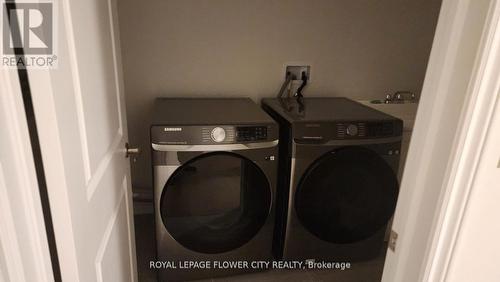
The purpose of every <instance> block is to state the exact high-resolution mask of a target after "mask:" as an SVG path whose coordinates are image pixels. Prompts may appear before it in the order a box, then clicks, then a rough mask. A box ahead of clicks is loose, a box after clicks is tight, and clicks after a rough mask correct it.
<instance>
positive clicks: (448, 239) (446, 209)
mask: <svg viewBox="0 0 500 282" xmlns="http://www.w3.org/2000/svg"><path fill="white" fill-rule="evenodd" d="M481 41H482V42H481V48H480V50H479V52H478V57H477V60H476V66H475V70H474V77H473V78H472V79H471V83H470V84H469V89H468V91H469V92H470V94H469V95H470V99H469V101H468V103H467V108H466V109H465V112H464V115H463V120H462V121H461V126H460V128H461V130H460V132H459V135H458V138H457V141H456V148H455V149H454V152H453V154H452V155H451V160H452V161H451V163H450V172H449V175H448V176H447V178H448V179H447V181H446V183H445V186H443V202H442V204H441V208H440V210H439V213H438V214H437V218H436V224H435V228H434V230H433V232H432V234H433V235H432V240H431V242H430V244H431V245H430V249H429V253H428V255H427V257H428V258H427V261H426V264H425V265H424V267H425V268H424V269H423V270H424V272H423V276H422V277H423V279H424V280H425V281H445V280H446V276H447V273H448V268H449V265H450V263H451V260H452V257H453V253H454V249H455V243H456V241H457V239H458V235H459V233H460V229H461V226H462V221H463V218H464V215H465V213H466V209H467V202H468V201H469V198H470V194H471V191H472V189H473V188H474V185H475V184H474V180H475V178H476V175H477V173H478V168H479V164H480V162H481V161H483V159H482V158H481V155H482V153H483V150H484V147H485V145H486V137H487V135H488V133H491V132H493V131H494V130H497V131H498V130H499V128H493V127H492V126H491V125H492V122H493V117H494V114H495V111H494V110H495V107H496V106H497V103H498V100H499V99H500V98H499V97H500V1H498V0H495V1H492V2H491V5H490V8H489V12H488V18H487V23H486V25H485V29H484V33H483V36H482V40H481ZM497 114H498V113H497ZM499 145H500V144H499ZM498 180H499V182H497V183H500V179H498ZM499 185H500V184H499ZM499 187H500V186H499ZM492 216H495V215H492Z"/></svg>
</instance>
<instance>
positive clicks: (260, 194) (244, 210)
mask: <svg viewBox="0 0 500 282" xmlns="http://www.w3.org/2000/svg"><path fill="white" fill-rule="evenodd" d="M151 146H152V157H153V172H154V195H155V221H156V223H155V225H156V238H157V254H158V260H159V261H162V262H168V264H165V265H166V267H164V268H163V267H162V268H161V269H160V270H159V278H160V279H159V280H160V281H171V280H176V281H179V280H182V281H184V280H192V279H200V278H209V277H214V276H222V275H230V274H234V273H236V272H242V271H248V270H249V269H252V268H250V264H249V265H247V266H248V267H246V266H245V264H244V263H245V262H248V263H251V261H268V260H271V259H272V251H271V248H272V238H273V228H274V198H275V189H276V182H277V154H278V125H277V124H276V123H275V122H274V120H273V119H272V118H271V117H269V116H268V115H267V114H266V113H265V112H264V111H262V109H261V108H260V107H259V106H258V105H256V104H255V103H254V102H252V101H251V100H250V99H199V98H193V99H183V98H179V99H176V98H170V99H167V98H163V99H157V100H156V101H155V110H154V119H153V124H152V126H151ZM231 263H232V264H231ZM234 263H239V264H234ZM194 264H196V265H194Z"/></svg>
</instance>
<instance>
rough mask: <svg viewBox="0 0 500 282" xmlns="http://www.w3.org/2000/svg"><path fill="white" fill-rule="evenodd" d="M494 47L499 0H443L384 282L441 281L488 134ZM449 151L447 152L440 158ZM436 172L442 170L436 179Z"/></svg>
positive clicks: (497, 69) (499, 28)
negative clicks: (442, 153)
mask: <svg viewBox="0 0 500 282" xmlns="http://www.w3.org/2000/svg"><path fill="white" fill-rule="evenodd" d="M478 36H480V37H479V38H477V37H478ZM474 38H477V39H474ZM471 41H475V42H476V43H475V44H471ZM477 41H479V42H477ZM499 45H500V1H498V0H491V1H476V0H444V1H443V5H442V9H441V13H440V18H439V21H438V26H437V30H436V35H435V39H434V43H433V47H432V52H431V57H430V60H429V66H428V69H427V73H426V79H425V82H424V87H423V92H422V101H421V104H420V108H419V110H418V113H417V120H416V125H415V131H414V133H413V139H412V141H411V142H412V143H411V144H410V152H409V157H408V159H407V163H406V170H405V172H404V176H403V181H402V186H401V191H402V194H403V195H402V197H406V201H405V200H404V199H403V201H401V199H400V201H399V202H398V209H397V210H396V215H395V217H396V220H395V226H394V227H393V229H394V230H395V231H396V232H397V233H399V238H398V239H397V243H396V251H395V252H393V251H390V250H389V251H388V253H387V260H386V265H385V269H384V274H383V281H444V280H445V279H446V274H447V271H448V265H449V264H450V262H451V260H452V256H453V249H454V244H455V241H456V239H457V236H458V234H459V229H460V225H461V221H462V218H463V215H464V212H465V210H466V203H467V201H468V200H469V196H470V191H471V189H472V188H473V182H472V181H473V179H474V177H475V175H476V171H477V168H478V165H479V163H480V162H481V159H480V158H479V156H480V155H481V152H482V150H483V146H484V144H485V136H486V134H487V133H488V131H489V130H493V129H492V128H490V126H489V124H490V122H491V118H492V116H493V109H494V107H495V103H496V101H497V100H498V96H499V93H498V90H499V88H498V87H499V83H500V47H499ZM470 62H472V64H470V67H469V68H464V67H463V66H464V65H467V64H468V63H470ZM457 66H459V67H457ZM460 66H462V67H460ZM457 69H458V71H457ZM463 72H468V73H463ZM459 80H461V81H462V83H463V85H461V86H460V85H458V86H457V84H460V83H458V82H459ZM452 107H460V108H461V109H460V108H455V109H456V110H460V112H459V113H458V115H456V117H457V119H456V120H449V119H447V115H449V113H450V108H452ZM452 126H456V130H451V131H450V130H449V128H450V127H452ZM497 130H498V129H497ZM443 132H447V133H448V134H450V133H451V134H452V135H451V136H443ZM447 146H448V148H451V150H450V152H449V154H447V155H446V157H444V158H443V156H439V150H442V149H443V148H444V147H447ZM423 149H425V150H423ZM438 149H439V150H438ZM436 156H437V157H436ZM440 157H441V158H440ZM435 168H438V169H442V171H443V172H444V173H440V175H438V177H436V175H433V174H432V170H433V169H435ZM499 181H500V179H499ZM405 189H406V191H405ZM410 190H411V191H410ZM429 199H433V200H434V201H435V202H433V203H431V204H429V203H428V200H429ZM402 202H404V204H405V205H404V206H400V204H401V203H402ZM398 220H399V222H396V221H398ZM398 223H399V224H398ZM398 228H399V230H398ZM422 229H423V230H422ZM401 235H402V236H401Z"/></svg>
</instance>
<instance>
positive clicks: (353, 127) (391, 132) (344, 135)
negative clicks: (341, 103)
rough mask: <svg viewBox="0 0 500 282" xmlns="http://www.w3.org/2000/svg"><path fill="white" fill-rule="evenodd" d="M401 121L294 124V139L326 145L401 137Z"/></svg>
mask: <svg viewBox="0 0 500 282" xmlns="http://www.w3.org/2000/svg"><path fill="white" fill-rule="evenodd" d="M402 132H403V122H402V121H401V120H397V119H395V120H389V121H385V120H384V121H350V120H349V121H335V122H307V123H300V124H294V127H293V138H294V139H295V140H296V141H298V142H304V143H325V142H327V141H329V140H359V139H377V138H389V137H400V136H401V134H402Z"/></svg>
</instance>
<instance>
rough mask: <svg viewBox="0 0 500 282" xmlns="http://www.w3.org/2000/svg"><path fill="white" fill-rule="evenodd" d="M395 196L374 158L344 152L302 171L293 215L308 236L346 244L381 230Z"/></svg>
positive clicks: (389, 173) (391, 180) (392, 182)
mask: <svg viewBox="0 0 500 282" xmlns="http://www.w3.org/2000/svg"><path fill="white" fill-rule="evenodd" d="M397 196H398V181H397V179H396V175H395V174H394V172H393V170H392V169H391V167H390V166H389V165H388V164H387V163H386V162H385V161H384V160H383V159H382V158H381V157H380V156H379V155H378V154H376V153H375V152H373V151H371V150H369V149H366V148H363V147H344V148H341V149H338V150H335V151H332V152H329V153H326V154H324V155H323V156H322V157H320V158H319V159H317V160H316V161H315V162H314V163H313V164H312V165H311V166H310V167H309V168H308V169H307V171H306V173H305V174H304V175H303V177H302V179H301V181H300V182H299V186H298V187H297V190H296V193H295V210H296V213H297V216H298V218H299V220H300V222H301V223H302V225H303V226H304V227H305V228H306V229H307V230H308V231H309V232H311V233H312V234H314V235H316V236H317V237H319V238H320V239H322V240H324V241H328V242H331V243H337V244H347V243H354V242H357V241H361V240H363V239H366V238H368V237H370V236H371V235H373V234H374V233H376V232H377V231H378V230H380V228H382V227H383V226H385V224H386V223H387V222H388V221H389V219H390V218H391V216H392V214H393V213H394V209H395V207H396V201H397Z"/></svg>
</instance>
